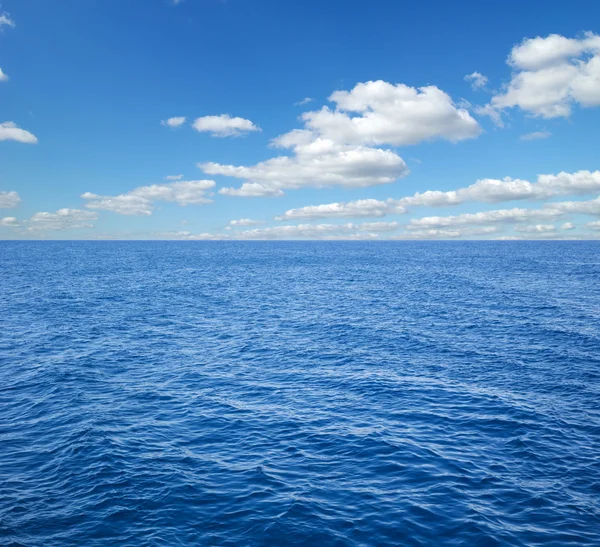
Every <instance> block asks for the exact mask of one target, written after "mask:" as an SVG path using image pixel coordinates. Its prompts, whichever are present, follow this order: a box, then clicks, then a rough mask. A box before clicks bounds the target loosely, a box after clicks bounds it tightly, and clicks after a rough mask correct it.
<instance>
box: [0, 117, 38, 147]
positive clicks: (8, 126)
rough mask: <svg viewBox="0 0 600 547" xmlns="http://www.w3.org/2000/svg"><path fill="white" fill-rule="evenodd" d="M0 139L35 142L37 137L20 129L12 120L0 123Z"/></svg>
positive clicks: (26, 142) (27, 142)
mask: <svg viewBox="0 0 600 547" xmlns="http://www.w3.org/2000/svg"><path fill="white" fill-rule="evenodd" d="M0 141H18V142H22V143H25V144H35V143H36V142H38V140H37V137H36V136H35V135H34V134H33V133H30V132H29V131H25V129H21V128H20V127H18V126H17V124H16V123H14V122H4V123H0Z"/></svg>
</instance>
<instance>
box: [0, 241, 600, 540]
mask: <svg viewBox="0 0 600 547" xmlns="http://www.w3.org/2000/svg"><path fill="white" fill-rule="evenodd" d="M0 259H1V269H0V297H1V300H0V544H2V545H26V546H38V545H39V546H64V545H85V546H96V545H111V544H113V545H165V546H177V545H230V546H234V545H235V546H237V545H242V546H254V545H274V546H279V545H281V546H289V545H310V546H324V545H335V546H371V545H373V546H375V545H377V546H379V545H436V546H440V545H442V546H443V545H457V546H458V545H464V546H470V545H482V546H488V545H491V546H494V545H522V546H535V545H553V546H569V545H596V546H597V545H600V244H598V243H593V242H540V243H535V242H489V243H488V242H438V243H433V242H429V243H410V242H398V243H359V242H329V243H325V242H323V243H318V242H0Z"/></svg>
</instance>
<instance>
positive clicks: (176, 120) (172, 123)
mask: <svg viewBox="0 0 600 547" xmlns="http://www.w3.org/2000/svg"><path fill="white" fill-rule="evenodd" d="M185 119H186V118H185V116H175V117H173V118H168V119H167V120H162V121H161V122H160V123H161V125H164V126H165V127H172V128H175V127H181V126H182V125H183V124H184V123H185Z"/></svg>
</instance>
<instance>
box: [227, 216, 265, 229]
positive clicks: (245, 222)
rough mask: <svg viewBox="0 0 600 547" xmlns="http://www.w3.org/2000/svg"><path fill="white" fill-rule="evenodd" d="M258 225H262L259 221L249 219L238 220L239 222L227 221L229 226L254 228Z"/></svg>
mask: <svg viewBox="0 0 600 547" xmlns="http://www.w3.org/2000/svg"><path fill="white" fill-rule="evenodd" d="M258 224H263V223H262V222H261V221H260V220H251V219H249V218H240V219H239V220H230V221H229V226H256V225H258ZM226 229H227V228H226Z"/></svg>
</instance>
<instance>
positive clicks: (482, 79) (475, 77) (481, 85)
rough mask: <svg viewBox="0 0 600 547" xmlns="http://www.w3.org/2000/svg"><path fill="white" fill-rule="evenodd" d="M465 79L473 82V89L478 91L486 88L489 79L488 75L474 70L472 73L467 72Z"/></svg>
mask: <svg viewBox="0 0 600 547" xmlns="http://www.w3.org/2000/svg"><path fill="white" fill-rule="evenodd" d="M465 81H466V82H469V83H470V84H471V87H472V88H473V90H475V91H478V90H480V89H485V86H486V85H487V84H488V81H489V80H488V78H487V76H484V75H483V74H481V73H480V72H473V73H472V74H467V75H466V76H465Z"/></svg>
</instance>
